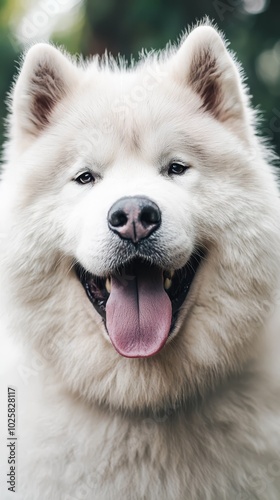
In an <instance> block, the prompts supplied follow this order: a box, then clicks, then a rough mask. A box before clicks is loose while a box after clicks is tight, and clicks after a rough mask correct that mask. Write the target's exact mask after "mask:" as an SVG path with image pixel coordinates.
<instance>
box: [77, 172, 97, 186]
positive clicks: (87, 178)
mask: <svg viewBox="0 0 280 500" xmlns="http://www.w3.org/2000/svg"><path fill="white" fill-rule="evenodd" d="M74 180H75V181H76V182H77V183H78V184H89V183H90V182H92V183H93V182H94V181H95V178H94V177H93V175H92V173H91V172H83V173H82V174H80V175H78V177H76V178H75V179H74Z"/></svg>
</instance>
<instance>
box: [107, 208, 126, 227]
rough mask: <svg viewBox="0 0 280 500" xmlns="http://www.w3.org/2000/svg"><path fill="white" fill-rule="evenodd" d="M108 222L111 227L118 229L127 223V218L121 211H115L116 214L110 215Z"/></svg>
mask: <svg viewBox="0 0 280 500" xmlns="http://www.w3.org/2000/svg"><path fill="white" fill-rule="evenodd" d="M109 221H110V224H111V226H113V227H120V226H124V225H125V224H126V223H127V221H128V218H127V215H126V214H125V212H124V211H123V210H117V211H116V212H113V213H112V214H111V215H110V219H109Z"/></svg>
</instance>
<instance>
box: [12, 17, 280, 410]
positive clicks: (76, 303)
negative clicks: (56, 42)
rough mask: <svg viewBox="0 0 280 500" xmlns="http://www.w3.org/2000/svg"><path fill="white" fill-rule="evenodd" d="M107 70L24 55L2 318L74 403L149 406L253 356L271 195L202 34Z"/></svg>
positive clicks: (268, 279)
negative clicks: (6, 314) (54, 372)
mask: <svg viewBox="0 0 280 500" xmlns="http://www.w3.org/2000/svg"><path fill="white" fill-rule="evenodd" d="M112 66H114V63H113V62H112V61H110V60H107V62H106V61H105V62H104V63H103V65H102V64H101V65H99V64H98V62H97V61H95V62H92V63H91V64H90V65H88V66H87V67H79V66H77V65H76V64H74V63H73V62H71V61H70V59H69V58H67V57H66V56H64V55H63V54H62V53H61V52H59V51H57V50H56V49H55V48H53V47H51V46H48V45H36V46H34V47H33V48H32V49H30V51H29V53H28V54H27V56H26V59H25V62H24V64H23V67H22V71H21V73H20V76H19V79H18V81H17V84H16V86H15V89H14V94H13V102H12V116H11V122H10V127H11V129H10V130H11V141H10V146H9V149H8V156H9V166H7V168H6V170H5V173H4V182H3V185H4V186H5V185H6V186H10V187H9V192H10V193H11V194H10V197H9V205H10V208H9V214H10V215H9V219H8V223H7V224H6V225H7V228H6V229H7V231H8V233H9V240H10V241H11V242H13V244H12V245H8V251H7V253H6V258H5V269H6V277H7V289H9V290H10V292H11V293H10V295H9V301H10V302H9V304H15V305H16V307H17V308H20V309H21V310H22V314H21V315H20V316H21V324H20V325H17V320H16V317H15V316H16V314H13V315H12V316H13V320H12V322H13V324H14V327H15V328H17V329H20V330H21V331H23V332H25V341H27V340H26V339H27V338H28V342H29V343H30V345H33V346H35V347H36V348H37V349H39V350H40V352H42V353H43V355H45V356H46V357H47V358H48V362H50V363H51V364H53V365H55V366H56V368H57V369H58V370H59V372H60V374H61V376H62V377H63V378H64V379H65V381H66V383H67V384H68V385H69V386H70V387H71V390H73V391H76V392H78V393H79V394H80V395H82V396H83V397H84V398H85V399H87V400H88V401H92V400H98V401H99V402H103V403H106V404H110V405H113V406H117V407H124V408H126V409H143V408H145V407H148V406H149V407H154V408H158V407H160V406H162V405H169V404H176V403H177V401H178V400H181V399H182V398H187V397H190V396H193V395H194V394H197V392H203V391H204V390H208V389H209V388H212V387H213V386H214V385H215V384H216V383H217V381H218V380H221V379H222V378H223V377H224V376H228V374H229V373H232V372H234V371H236V370H238V369H239V368H240V367H241V365H242V364H243V363H244V362H245V360H247V359H248V357H250V356H252V355H253V345H254V342H255V339H256V336H257V335H259V334H260V332H261V330H262V328H263V324H264V322H265V319H266V311H267V309H266V306H267V303H270V302H271V300H272V296H273V292H274V289H275V279H276V278H275V277H276V262H277V259H275V254H276V252H277V246H278V220H279V218H278V217H279V215H278V208H276V207H278V203H277V190H276V187H275V185H274V180H273V176H272V174H271V173H270V170H269V167H268V166H267V164H266V162H265V159H264V158H263V156H264V154H263V151H262V148H261V147H260V146H259V145H258V142H257V140H256V138H255V136H254V130H253V129H252V128H251V125H250V121H251V112H250V110H249V108H248V104H247V97H246V94H245V93H244V90H243V88H242V85H241V81H240V77H239V74H238V71H237V69H236V65H235V64H234V62H233V60H232V58H231V56H230V55H229V53H228V52H227V50H226V48H225V45H224V43H223V41H222V39H221V38H220V36H219V35H218V34H217V32H216V31H215V30H214V29H213V28H212V27H209V26H200V27H198V28H196V29H195V30H193V31H192V32H191V33H190V35H189V36H188V37H187V38H186V39H185V40H184V41H183V42H182V43H181V46H180V48H179V49H178V50H175V49H172V50H170V51H168V52H166V53H164V54H161V55H160V56H159V57H148V58H147V59H146V60H144V61H142V62H140V63H139V64H138V65H137V66H136V67H135V68H132V69H130V70H126V69H124V68H117V67H112ZM15 179H16V182H15ZM268 255H269V258H268ZM11 307H15V306H11V305H10V306H9V308H11ZM23 334H24V333H23Z"/></svg>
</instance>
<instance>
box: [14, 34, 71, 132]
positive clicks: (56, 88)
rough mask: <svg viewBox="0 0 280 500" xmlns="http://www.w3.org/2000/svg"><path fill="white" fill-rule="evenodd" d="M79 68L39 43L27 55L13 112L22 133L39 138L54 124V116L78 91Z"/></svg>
mask: <svg viewBox="0 0 280 500" xmlns="http://www.w3.org/2000/svg"><path fill="white" fill-rule="evenodd" d="M77 73H78V69H77V67H76V66H75V65H74V64H73V63H72V62H70V60H69V59H68V58H67V57H66V56H64V55H63V54H62V53H61V52H60V51H59V50H57V49H55V48H54V47H52V46H51V45H48V44H45V43H40V44H37V45H34V46H33V47H32V48H31V49H30V50H29V51H28V52H27V55H26V57H25V60H24V62H23V66H22V69H21V72H20V75H19V77H18V80H17V82H16V85H15V88H14V93H13V100H12V113H13V120H14V125H15V127H16V129H17V131H18V132H19V133H22V134H23V135H24V134H27V135H29V136H33V137H36V136H38V135H39V134H40V133H41V132H42V131H43V130H44V128H45V127H47V126H48V125H49V124H50V123H51V119H52V114H53V111H54V109H55V108H56V106H57V105H58V104H59V103H60V102H61V101H62V100H63V98H64V97H65V96H66V95H67V94H68V93H70V92H71V90H72V89H74V88H75V85H77V81H78V75H77Z"/></svg>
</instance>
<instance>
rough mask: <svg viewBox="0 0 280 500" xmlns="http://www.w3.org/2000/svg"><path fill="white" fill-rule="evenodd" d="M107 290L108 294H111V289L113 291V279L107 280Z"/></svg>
mask: <svg viewBox="0 0 280 500" xmlns="http://www.w3.org/2000/svg"><path fill="white" fill-rule="evenodd" d="M105 288H106V290H107V292H108V293H111V289H112V287H111V278H107V279H106V283H105Z"/></svg>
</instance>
